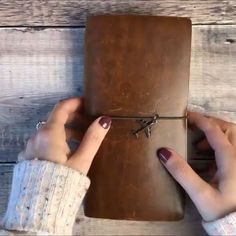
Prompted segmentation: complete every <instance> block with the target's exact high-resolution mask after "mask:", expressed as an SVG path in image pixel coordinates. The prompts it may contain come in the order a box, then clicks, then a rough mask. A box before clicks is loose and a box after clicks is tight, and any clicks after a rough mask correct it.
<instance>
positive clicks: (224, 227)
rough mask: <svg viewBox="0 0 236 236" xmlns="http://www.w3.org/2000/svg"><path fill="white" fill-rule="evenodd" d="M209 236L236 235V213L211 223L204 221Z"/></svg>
mask: <svg viewBox="0 0 236 236" xmlns="http://www.w3.org/2000/svg"><path fill="white" fill-rule="evenodd" d="M202 225H203V227H204V229H205V230H206V232H207V233H208V234H209V235H236V212H232V213H230V214H228V215H226V216H225V217H223V218H220V219H217V220H215V221H211V222H205V221H202Z"/></svg>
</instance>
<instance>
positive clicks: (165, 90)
mask: <svg viewBox="0 0 236 236" xmlns="http://www.w3.org/2000/svg"><path fill="white" fill-rule="evenodd" d="M190 49H191V21H190V20H189V19H188V18H178V17H158V16H136V15H113V16H111V15H109V16H92V17H89V18H88V20H87V27H86V36H85V111H86V113H87V114H88V115H89V116H91V117H93V116H98V115H102V114H103V115H109V116H113V117H114V116H128V117H134V116H135V117H136V116H140V117H146V116H152V115H154V114H156V113H157V114H159V115H160V116H171V117H172V116H173V117H176V116H185V115H186V106H187V96H188V82H189V67H190ZM138 127H139V125H138V123H137V122H135V120H126V119H124V120H119V119H114V120H113V121H112V126H111V128H110V131H109V132H108V134H107V136H106V138H105V139H104V141H103V143H102V145H101V147H100V149H99V151H98V153H97V155H96V157H95V159H94V161H93V163H92V166H91V169H90V171H89V174H88V175H89V177H90V179H91V186H90V188H89V190H88V193H87V196H86V198H85V208H84V210H85V215H86V216H89V217H98V218H108V219H132V220H148V221H152V220H155V221H156V220H157V221H159V220H165V221H172V220H179V219H181V218H183V215H184V195H183V191H182V189H181V188H180V186H179V185H178V184H177V183H176V182H175V180H174V179H173V178H172V177H171V176H170V175H169V174H168V172H167V171H166V170H165V168H164V167H163V165H162V164H161V163H160V161H159V159H158V158H157V157H156V150H157V149H158V148H160V147H171V148H173V149H175V150H176V151H177V152H178V153H179V154H180V155H182V156H183V157H184V158H185V159H186V153H187V150H186V119H177V120H168V119H164V120H159V122H158V123H157V124H155V125H154V126H152V134H151V137H150V138H147V137H146V136H145V133H144V132H143V133H140V135H139V138H136V137H135V136H134V135H133V134H132V133H131V130H133V129H137V128H138Z"/></svg>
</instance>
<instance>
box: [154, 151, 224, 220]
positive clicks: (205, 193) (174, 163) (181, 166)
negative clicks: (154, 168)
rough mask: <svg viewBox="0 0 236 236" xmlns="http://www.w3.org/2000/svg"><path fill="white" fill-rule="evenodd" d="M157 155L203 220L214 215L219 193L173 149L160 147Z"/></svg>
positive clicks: (217, 205)
mask: <svg viewBox="0 0 236 236" xmlns="http://www.w3.org/2000/svg"><path fill="white" fill-rule="evenodd" d="M157 156H158V157H159V159H160V161H161V163H162V164H163V165H164V166H165V167H166V169H167V170H168V171H169V173H170V174H171V175H172V176H173V177H174V179H175V180H176V181H177V182H178V183H179V184H180V185H181V186H182V187H183V188H184V189H185V191H186V192H187V193H188V195H189V197H190V198H191V199H192V201H193V203H194V204H195V206H196V207H197V209H198V211H199V213H200V214H201V215H202V217H203V219H204V220H207V221H208V220H209V219H212V218H214V217H215V212H216V210H217V208H218V207H219V205H220V204H219V201H220V194H219V192H218V191H217V190H216V189H214V188H212V187H211V186H210V185H209V184H208V183H207V182H205V181H204V180H203V179H201V178H200V177H199V176H198V175H197V174H196V172H195V171H194V170H193V169H192V168H191V167H190V165H189V164H188V163H187V162H186V161H185V160H184V159H183V158H182V157H181V156H180V155H179V154H178V153H177V152H175V151H174V150H172V149H170V148H160V149H158V150H157Z"/></svg>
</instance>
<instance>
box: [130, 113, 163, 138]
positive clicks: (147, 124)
mask: <svg viewBox="0 0 236 236" xmlns="http://www.w3.org/2000/svg"><path fill="white" fill-rule="evenodd" d="M157 121H158V115H155V116H154V117H153V118H151V120H147V119H140V120H137V122H138V123H139V124H140V126H141V127H140V128H138V129H136V130H134V131H132V134H134V135H135V136H136V137H137V138H138V133H139V132H141V131H142V130H143V131H144V132H145V134H146V137H147V138H150V137H151V127H152V126H153V125H154V124H156V123H157Z"/></svg>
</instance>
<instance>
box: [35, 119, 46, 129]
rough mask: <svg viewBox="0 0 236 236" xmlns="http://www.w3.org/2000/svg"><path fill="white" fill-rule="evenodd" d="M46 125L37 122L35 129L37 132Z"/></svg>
mask: <svg viewBox="0 0 236 236" xmlns="http://www.w3.org/2000/svg"><path fill="white" fill-rule="evenodd" d="M45 124H46V121H39V122H38V123H37V125H36V129H37V130H39V129H40V128H42V127H43V126H44V125H45Z"/></svg>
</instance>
